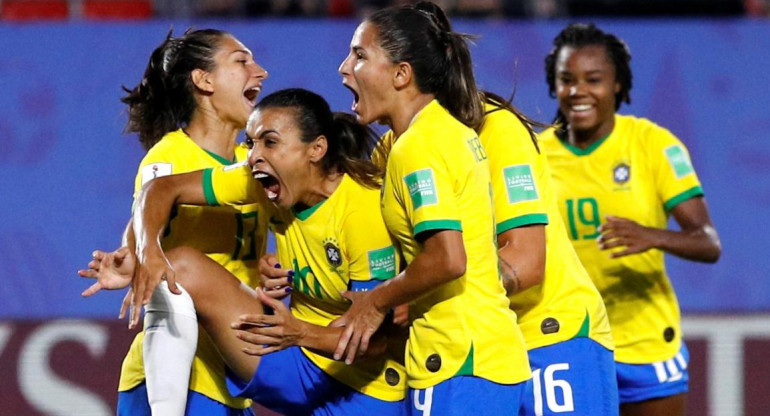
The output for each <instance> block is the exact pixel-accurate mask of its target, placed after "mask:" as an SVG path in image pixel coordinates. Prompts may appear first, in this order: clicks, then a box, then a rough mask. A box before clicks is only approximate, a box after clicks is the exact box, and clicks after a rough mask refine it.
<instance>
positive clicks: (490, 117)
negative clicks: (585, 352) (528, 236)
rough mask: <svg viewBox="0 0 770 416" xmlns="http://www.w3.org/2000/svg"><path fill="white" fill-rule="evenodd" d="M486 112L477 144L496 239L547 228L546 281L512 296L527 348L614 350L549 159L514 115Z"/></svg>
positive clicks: (600, 302) (605, 317) (607, 322)
mask: <svg viewBox="0 0 770 416" xmlns="http://www.w3.org/2000/svg"><path fill="white" fill-rule="evenodd" d="M485 110H486V111H487V112H488V114H487V116H486V117H485V119H484V124H483V125H482V127H481V131H480V133H479V139H480V140H481V144H482V145H483V146H484V149H485V150H486V152H487V155H489V166H490V171H491V176H492V189H493V196H494V203H495V221H496V222H497V224H496V230H497V234H498V235H499V234H502V233H504V232H506V231H508V230H510V229H513V228H517V227H523V226H526V225H532V224H543V225H546V224H547V225H546V227H545V238H546V256H545V261H546V263H545V276H544V278H543V282H542V283H541V284H539V285H536V286H533V287H531V288H529V289H527V290H525V291H523V292H520V293H516V294H514V295H512V296H510V297H509V298H510V300H511V308H512V309H513V310H514V311H516V315H517V317H518V322H519V327H521V331H522V333H523V334H524V339H525V340H526V341H527V348H528V349H530V350H531V349H533V348H539V347H543V346H546V345H553V344H556V343H558V342H562V341H566V340H569V339H572V338H575V337H590V338H591V339H593V340H595V341H597V342H598V343H600V344H602V345H603V346H605V347H606V348H608V349H612V348H613V344H612V336H611V335H610V325H609V321H608V320H607V311H606V310H605V308H604V302H602V298H601V295H600V294H599V291H597V290H596V287H595V286H594V284H593V282H591V279H590V278H589V277H588V274H587V273H586V271H585V269H584V268H583V265H582V264H580V260H579V259H578V257H577V254H575V250H574V249H573V248H572V245H571V244H570V241H569V238H568V237H567V232H566V230H565V229H564V224H563V223H562V220H561V217H560V214H559V208H558V206H557V204H556V197H555V195H554V194H553V189H552V188H553V187H552V185H551V177H550V176H551V173H550V170H549V166H548V161H547V159H546V156H545V154H544V153H542V152H541V153H538V151H537V149H536V148H535V146H534V144H533V143H532V139H531V137H530V135H529V133H528V132H527V129H526V128H525V127H524V125H523V124H522V123H521V121H519V119H518V118H517V117H516V116H515V115H514V114H513V113H511V112H510V111H506V110H503V109H495V107H493V106H490V105H486V108H485Z"/></svg>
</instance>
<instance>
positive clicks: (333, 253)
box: [323, 238, 342, 268]
mask: <svg viewBox="0 0 770 416" xmlns="http://www.w3.org/2000/svg"><path fill="white" fill-rule="evenodd" d="M323 243H324V253H326V260H327V261H328V262H329V264H330V265H331V266H332V267H334V268H337V267H340V266H341V265H342V253H340V248H339V247H338V246H337V240H336V239H334V238H327V239H325V240H324V241H323Z"/></svg>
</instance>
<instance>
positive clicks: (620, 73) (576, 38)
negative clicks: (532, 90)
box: [545, 23, 632, 120]
mask: <svg viewBox="0 0 770 416" xmlns="http://www.w3.org/2000/svg"><path fill="white" fill-rule="evenodd" d="M591 45H597V46H604V47H605V49H606V50H607V57H608V58H609V59H610V61H612V63H613V65H614V66H615V80H616V81H617V82H618V83H619V84H620V91H618V93H617V94H615V110H617V109H619V108H620V105H621V103H624V102H625V103H626V104H631V86H632V75H631V66H630V62H631V51H630V50H629V49H628V45H626V43H625V42H624V41H623V40H622V39H620V38H618V37H617V36H615V35H613V34H611V33H607V32H604V31H603V30H601V29H599V28H598V27H596V25H594V24H593V23H588V24H585V23H573V24H571V25H569V26H567V27H566V28H564V29H563V30H562V31H561V32H559V34H558V35H556V37H555V38H554V39H553V49H551V52H550V53H549V54H548V56H546V57H545V80H546V82H547V83H548V94H549V95H550V96H551V97H553V98H555V97H556V58H557V57H558V55H559V52H560V51H561V49H562V48H564V47H565V46H572V47H576V48H580V47H583V46H591ZM560 115H561V114H560V113H557V116H556V120H560Z"/></svg>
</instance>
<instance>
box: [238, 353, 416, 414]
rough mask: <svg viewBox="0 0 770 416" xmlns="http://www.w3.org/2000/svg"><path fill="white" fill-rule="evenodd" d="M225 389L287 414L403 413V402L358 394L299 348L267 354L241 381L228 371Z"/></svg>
mask: <svg viewBox="0 0 770 416" xmlns="http://www.w3.org/2000/svg"><path fill="white" fill-rule="evenodd" d="M227 388H228V390H229V391H230V394H232V395H233V396H236V397H248V398H251V399H253V400H254V401H255V402H257V403H259V404H260V405H262V406H264V407H267V408H268V409H270V410H273V411H276V412H278V413H283V414H286V415H292V416H294V415H296V416H300V415H312V416H322V415H323V416H326V415H328V416H337V415H339V416H357V415H368V416H373V415H378V416H379V415H383V416H404V415H405V410H406V409H405V407H404V401H403V400H400V401H397V402H388V401H384V400H380V399H377V398H374V397H372V396H368V395H366V394H363V393H360V392H358V391H356V390H354V389H352V388H351V387H348V386H347V385H345V384H343V383H340V382H339V381H337V380H335V379H334V378H332V377H331V376H329V375H328V374H326V373H325V372H324V371H323V370H321V369H320V368H319V367H318V366H317V365H315V364H314V363H313V362H312V361H310V359H309V358H307V357H306V356H305V354H304V353H303V352H302V350H301V349H300V348H299V347H291V348H287V349H285V350H282V351H278V352H274V353H272V354H268V355H266V356H264V357H262V359H261V360H260V362H259V367H258V369H257V371H256V372H255V373H254V376H253V377H252V378H251V380H249V381H248V382H247V383H244V382H243V381H242V380H240V379H239V378H238V376H236V375H235V374H233V373H232V372H230V371H229V370H228V372H227Z"/></svg>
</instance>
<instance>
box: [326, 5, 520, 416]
mask: <svg viewBox="0 0 770 416" xmlns="http://www.w3.org/2000/svg"><path fill="white" fill-rule="evenodd" d="M339 72H340V74H341V75H342V77H343V84H344V85H345V86H346V87H348V88H349V89H350V90H351V91H352V92H353V95H354V104H353V111H354V112H355V113H356V114H357V118H358V120H359V122H361V123H363V124H369V123H372V122H375V121H377V122H380V123H383V124H387V125H388V126H389V127H390V128H391V129H392V131H393V135H394V137H395V142H394V143H393V146H392V148H391V149H390V151H389V154H388V156H387V169H386V173H385V182H384V185H383V192H382V213H383V217H384V218H385V223H386V225H387V226H388V230H389V231H390V232H391V234H393V235H394V236H395V237H396V239H397V240H398V242H399V243H400V246H401V249H402V250H403V254H404V257H405V260H406V263H407V266H406V269H405V270H404V272H403V273H401V274H399V275H398V276H397V277H396V278H394V279H391V280H388V281H387V282H385V283H384V284H382V285H380V286H378V287H377V288H375V289H374V290H372V291H369V292H367V294H365V295H364V296H356V297H354V298H355V300H354V302H353V305H352V306H351V308H350V309H349V310H348V312H346V313H345V315H344V316H343V318H342V319H340V320H338V321H337V322H336V323H335V324H336V325H344V326H345V332H344V333H343V336H342V337H341V338H340V344H339V346H338V348H337V351H336V353H335V357H336V358H342V357H343V356H344V357H345V359H346V361H347V362H349V363H350V362H352V361H353V360H354V358H355V356H356V354H358V353H360V352H361V351H366V349H367V348H368V343H369V338H370V336H371V335H372V334H374V333H375V331H376V330H377V328H378V327H379V326H380V324H381V323H382V322H383V320H384V318H385V315H386V313H387V311H388V310H389V309H390V308H392V307H394V306H396V305H399V304H402V303H406V302H410V317H411V328H410V334H409V340H408V343H407V355H406V368H407V375H408V384H409V387H410V390H411V393H410V394H409V396H408V399H407V401H408V402H409V404H410V412H412V414H420V415H422V414H456V415H459V414H489V415H495V414H500V415H502V414H510V412H511V409H518V407H519V405H520V400H521V395H522V392H523V389H524V385H525V383H524V382H525V381H526V380H527V379H528V378H529V375H530V371H529V366H528V362H527V357H526V351H525V347H524V342H523V339H522V336H521V332H520V330H519V329H518V327H517V325H516V316H515V313H513V311H511V310H510V309H509V308H508V299H507V298H506V297H505V290H504V289H503V287H502V284H501V283H500V279H499V277H498V272H497V255H496V247H495V242H494V234H493V229H494V224H493V221H492V201H491V197H490V179H489V166H488V162H487V155H486V153H485V152H484V148H483V147H482V146H481V143H480V142H479V140H478V137H476V133H475V132H474V131H473V129H472V128H471V127H475V126H477V125H478V124H479V123H480V121H481V119H482V117H483V107H482V104H481V101H480V100H479V93H478V91H477V89H476V86H475V82H474V78H473V72H472V65H471V61H470V53H469V50H468V46H467V44H466V41H465V38H464V36H463V35H461V34H458V33H455V32H452V30H451V27H450V25H449V21H448V20H447V18H446V16H445V15H444V13H443V11H441V9H439V8H438V7H437V6H435V5H434V4H432V3H426V2H420V3H417V4H416V5H414V6H412V7H405V8H389V9H384V10H382V11H379V12H376V13H374V14H373V15H372V16H370V17H369V18H367V19H366V20H365V21H364V22H363V23H361V24H360V25H359V26H358V28H357V30H356V32H355V34H354V35H353V39H352V40H351V43H350V53H349V54H348V56H347V58H345V60H344V61H343V62H342V64H341V66H340V69H339ZM469 126H471V127H469ZM469 398H473V399H472V400H469Z"/></svg>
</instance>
